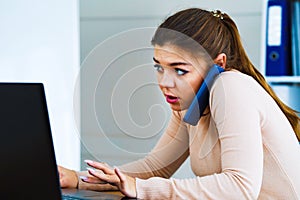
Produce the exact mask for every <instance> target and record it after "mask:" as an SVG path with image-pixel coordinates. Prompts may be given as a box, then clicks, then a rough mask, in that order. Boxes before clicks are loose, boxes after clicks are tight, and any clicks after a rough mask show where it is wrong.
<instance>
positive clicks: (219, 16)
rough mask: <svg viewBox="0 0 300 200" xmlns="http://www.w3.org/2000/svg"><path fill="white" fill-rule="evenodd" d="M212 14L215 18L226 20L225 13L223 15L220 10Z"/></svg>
mask: <svg viewBox="0 0 300 200" xmlns="http://www.w3.org/2000/svg"><path fill="white" fill-rule="evenodd" d="M211 13H212V15H213V16H214V17H217V18H220V19H224V13H222V12H221V11H220V10H213V11H211Z"/></svg>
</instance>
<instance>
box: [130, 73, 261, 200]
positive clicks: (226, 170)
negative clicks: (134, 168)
mask: <svg viewBox="0 0 300 200" xmlns="http://www.w3.org/2000/svg"><path fill="white" fill-rule="evenodd" d="M234 78H235V77H234ZM246 84H247V83H246ZM244 86H245V87H244ZM250 87H251V86H250ZM250 87H249V86H247V85H244V84H243V81H241V82H240V80H236V79H234V81H232V80H231V79H230V80H229V81H228V80H226V79H225V80H224V82H222V80H219V81H218V85H216V86H215V87H214V88H213V89H212V91H211V102H210V107H211V115H212V117H213V119H214V121H215V123H216V127H217V130H218V133H219V141H220V146H221V152H220V157H221V167H222V171H221V172H220V173H216V174H211V175H208V176H203V177H196V178H191V179H164V178H158V177H153V178H149V179H147V180H142V179H138V178H137V179H136V189H137V197H138V198H141V199H257V197H258V195H259V192H260V188H261V184H262V175H263V145H262V136H261V124H260V123H261V114H260V111H259V110H260V109H259V108H258V106H257V102H258V101H257V100H259V97H258V96H257V93H256V92H255V90H254V91H253V90H252V88H250ZM208 167H209V166H208Z"/></svg>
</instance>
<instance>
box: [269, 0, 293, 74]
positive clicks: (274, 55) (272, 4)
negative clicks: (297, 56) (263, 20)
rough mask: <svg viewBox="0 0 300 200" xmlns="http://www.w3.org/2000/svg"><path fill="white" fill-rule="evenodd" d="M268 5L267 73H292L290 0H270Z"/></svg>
mask: <svg viewBox="0 0 300 200" xmlns="http://www.w3.org/2000/svg"><path fill="white" fill-rule="evenodd" d="M267 5H268V7H267V29H266V30H267V35H266V39H267V40H266V47H267V48H266V75H267V76H288V75H292V67H291V39H290V38H291V37H290V35H291V23H290V19H291V17H290V3H289V0H269V1H268V4H267Z"/></svg>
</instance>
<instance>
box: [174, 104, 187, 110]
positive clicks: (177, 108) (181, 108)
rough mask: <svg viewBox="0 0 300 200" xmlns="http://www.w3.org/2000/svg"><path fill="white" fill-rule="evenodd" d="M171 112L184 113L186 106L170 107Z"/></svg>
mask: <svg viewBox="0 0 300 200" xmlns="http://www.w3.org/2000/svg"><path fill="white" fill-rule="evenodd" d="M170 107H171V109H172V110H173V111H184V110H186V109H188V106H179V105H170Z"/></svg>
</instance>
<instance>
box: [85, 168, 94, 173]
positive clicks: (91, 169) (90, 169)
mask: <svg viewBox="0 0 300 200" xmlns="http://www.w3.org/2000/svg"><path fill="white" fill-rule="evenodd" d="M86 169H87V170H89V171H91V172H95V170H94V169H93V168H90V167H87V168H86Z"/></svg>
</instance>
